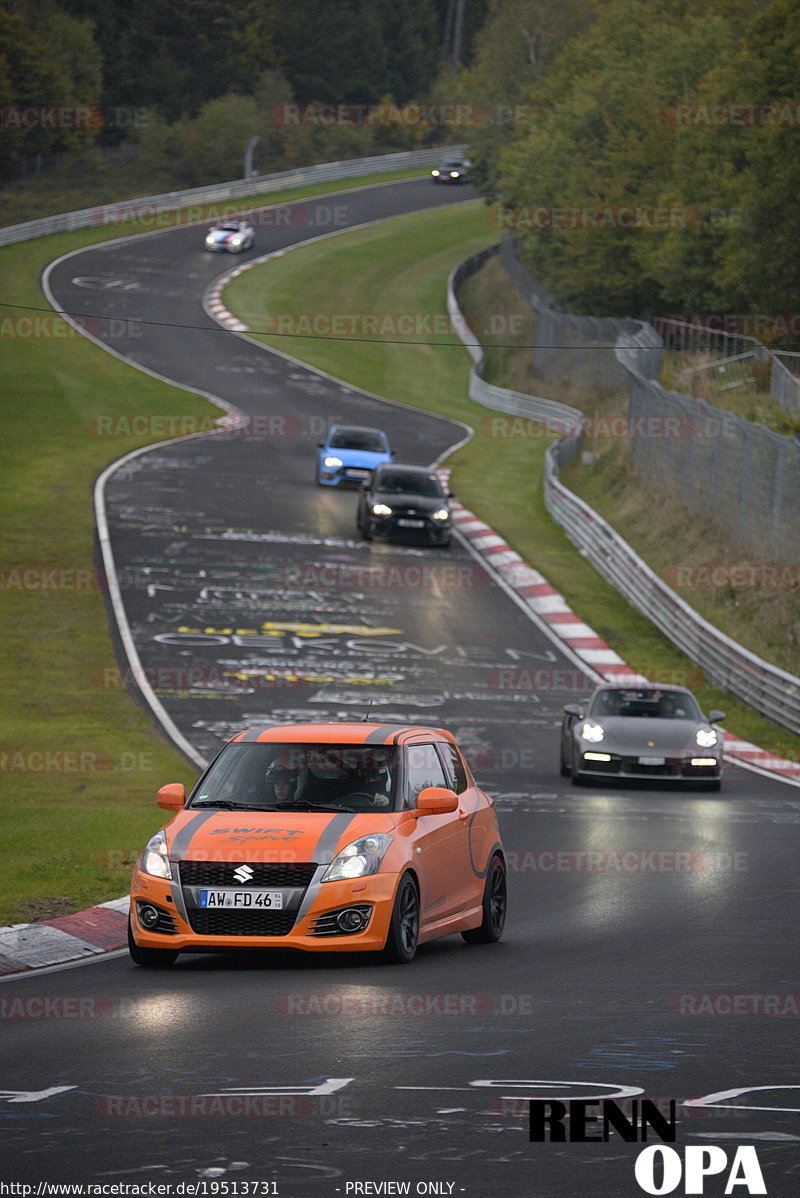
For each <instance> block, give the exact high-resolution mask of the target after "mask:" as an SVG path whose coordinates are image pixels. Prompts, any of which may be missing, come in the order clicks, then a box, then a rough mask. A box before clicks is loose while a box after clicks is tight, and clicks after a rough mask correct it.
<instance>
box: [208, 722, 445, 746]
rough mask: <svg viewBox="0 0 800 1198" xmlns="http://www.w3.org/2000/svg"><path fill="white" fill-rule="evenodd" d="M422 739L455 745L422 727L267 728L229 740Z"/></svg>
mask: <svg viewBox="0 0 800 1198" xmlns="http://www.w3.org/2000/svg"><path fill="white" fill-rule="evenodd" d="M419 735H423V736H426V737H427V738H428V739H430V738H431V737H433V738H434V739H435V740H447V741H450V742H451V743H452V744H455V738H454V737H453V734H452V733H451V732H448V731H447V730H446V729H444V728H425V727H424V726H423V725H421V724H363V723H357V724H356V723H353V724H348V723H341V724H267V725H265V726H264V727H261V728H249V729H247V730H246V731H244V732H238V733H237V734H236V736H232V737H231V738H230V740H231V742H241V741H249V742H252V741H280V742H284V743H285V742H286V741H305V742H306V743H307V742H309V741H310V742H312V743H313V742H315V741H317V742H321V743H327V744H348V745H364V744H372V745H386V744H397V743H398V742H399V741H405V740H406V739H407V738H411V739H413V738H414V737H415V736H419Z"/></svg>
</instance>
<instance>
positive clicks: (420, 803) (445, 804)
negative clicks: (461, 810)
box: [414, 786, 458, 815]
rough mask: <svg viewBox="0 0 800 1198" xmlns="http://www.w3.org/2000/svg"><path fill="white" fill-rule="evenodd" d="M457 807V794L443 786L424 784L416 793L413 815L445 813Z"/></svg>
mask: <svg viewBox="0 0 800 1198" xmlns="http://www.w3.org/2000/svg"><path fill="white" fill-rule="evenodd" d="M457 808H458V795H457V794H456V792H455V791H454V790H448V789H447V787H445V786H426V787H425V788H424V790H421V791H420V792H419V794H418V795H417V806H416V810H415V812H414V814H415V815H447V814H448V812H450V811H456V810H457Z"/></svg>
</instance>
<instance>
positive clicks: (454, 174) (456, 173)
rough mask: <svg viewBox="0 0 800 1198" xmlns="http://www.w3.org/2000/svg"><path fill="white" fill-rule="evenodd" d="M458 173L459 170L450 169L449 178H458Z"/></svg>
mask: <svg viewBox="0 0 800 1198" xmlns="http://www.w3.org/2000/svg"><path fill="white" fill-rule="evenodd" d="M459 174H460V172H459V171H451V172H450V178H451V179H457V178H458V176H459Z"/></svg>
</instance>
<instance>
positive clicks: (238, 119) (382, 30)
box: [0, 0, 487, 186]
mask: <svg viewBox="0 0 800 1198" xmlns="http://www.w3.org/2000/svg"><path fill="white" fill-rule="evenodd" d="M453 2H454V0H292V2H291V3H287V2H286V0H0V113H2V115H1V116H0V175H2V176H3V177H5V178H9V177H11V176H13V175H14V173H15V171H16V170H17V169H18V168H19V165H20V163H21V162H22V161H23V159H29V158H30V157H31V156H32V155H37V154H41V155H51V154H54V153H58V152H62V153H63V152H66V153H70V152H73V153H77V152H79V151H81V150H84V151H85V150H86V149H87V148H89V147H93V146H97V145H99V146H103V145H106V146H111V145H115V144H119V143H121V142H124V141H132V142H134V143H135V144H136V145H137V146H138V147H140V149H141V153H142V155H143V160H144V163H145V165H146V166H147V167H148V168H152V167H153V166H159V165H160V166H161V167H162V168H163V170H164V172H165V175H170V176H171V181H173V182H175V183H180V184H182V185H185V186H192V185H195V184H198V183H203V182H211V181H215V180H219V179H221V178H235V177H237V175H238V174H239V173H240V171H241V166H242V158H243V153H244V147H245V146H246V145H247V143H248V141H249V140H250V138H251V137H254V136H258V137H259V139H260V140H259V143H258V146H257V149H256V156H255V166H256V167H257V169H258V170H259V171H266V170H276V169H281V167H283V166H287V167H288V166H292V165H295V164H297V163H299V162H301V161H302V162H309V161H314V160H315V158H316V157H317V156H321V157H332V156H334V155H336V154H339V155H340V156H343V157H344V156H348V155H358V154H365V153H373V152H374V153H380V152H381V150H382V149H383V148H384V147H385V148H387V149H392V148H404V147H405V146H406V145H412V146H413V145H415V144H418V143H419V142H420V140H421V139H422V140H425V139H427V140H428V141H433V142H435V140H436V138H437V136H439V135H440V134H444V138H443V139H444V140H446V139H447V138H446V134H447V130H446V129H445V130H442V129H440V128H438V127H436V126H435V125H429V126H426V127H424V128H423V129H422V130H420V129H417V130H416V131H415V132H414V131H412V130H410V129H408V128H405V127H404V126H403V124H402V122H400V121H398V120H397V119H396V118H395V119H394V120H393V119H391V117H390V118H389V119H388V120H386V121H382V120H381V119H380V114H378V115H377V116H374V118H373V120H372V122H371V123H369V122H367V121H366V120H364V119H363V117H362V118H361V119H359V118H358V117H357V115H356V116H355V117H354V115H353V111H352V109H351V110H350V111H349V113H348V112H345V115H344V119H339V120H337V121H335V122H325V121H324V120H323V119H318V120H316V121H315V120H314V110H313V109H310V108H308V106H309V105H312V104H316V105H338V106H342V105H351V106H352V105H364V104H372V105H376V104H380V103H381V102H382V101H386V102H387V103H388V102H393V103H394V104H396V105H403V104H407V103H409V102H411V101H424V100H426V99H427V98H428V97H429V96H430V94H431V92H432V90H433V88H434V86H435V82H436V80H437V78H438V76H439V74H440V72H441V70H442V52H443V47H444V44H445V33H446V30H447V27H448V21H449V20H450V19H451V17H452V6H453ZM486 10H487V0H465V3H464V36H463V39H462V43H461V44H462V57H463V60H464V61H465V62H466V61H468V59H469V54H470V46H471V42H472V39H473V38H474V36H475V33H476V32H477V30H478V29H479V28H480V26H481V23H482V21H483V20H484V18H485V16H486ZM289 102H295V103H297V104H299V105H301V106H306V107H305V108H302V107H301V111H303V112H304V113H305V115H306V120H305V121H304V122H303V124H302V125H301V126H300V127H298V125H297V123H296V121H295V122H294V123H292V120H291V113H290V116H289V118H287V117H286V116H285V115H284V113H283V108H282V107H281V106H283V105H285V104H287V103H289ZM34 108H35V109H41V110H47V111H45V113H44V116H43V117H42V118H41V119H39V118H36V117H33V116H32V115H31V111H30V110H31V109H34ZM26 109H27V110H28V111H27V113H26ZM50 110H52V111H50ZM54 114H55V115H54ZM151 173H152V171H151Z"/></svg>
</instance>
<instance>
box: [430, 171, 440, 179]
mask: <svg viewBox="0 0 800 1198" xmlns="http://www.w3.org/2000/svg"><path fill="white" fill-rule="evenodd" d="M431 174H432V175H435V176H436V177H437V178H438V177H439V172H438V171H431Z"/></svg>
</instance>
